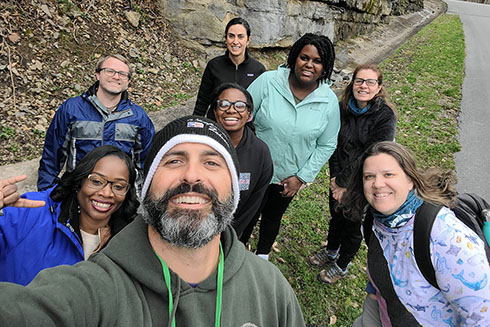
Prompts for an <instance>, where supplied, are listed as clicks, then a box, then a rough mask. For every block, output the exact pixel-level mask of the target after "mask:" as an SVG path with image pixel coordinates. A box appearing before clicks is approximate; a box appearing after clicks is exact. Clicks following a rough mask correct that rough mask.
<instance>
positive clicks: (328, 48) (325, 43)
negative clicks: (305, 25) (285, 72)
mask: <svg viewBox="0 0 490 327" xmlns="http://www.w3.org/2000/svg"><path fill="white" fill-rule="evenodd" d="M309 44H311V45H313V46H314V47H315V48H316V49H317V50H318V54H319V55H320V58H321V59H322V64H323V73H322V75H321V76H320V77H319V78H318V79H319V80H320V81H327V80H329V79H330V77H331V76H332V72H333V65H334V62H335V50H334V47H333V43H332V41H330V39H329V38H328V37H326V36H324V35H318V34H312V33H306V34H305V35H303V36H302V37H301V38H300V39H299V40H297V41H296V42H294V44H293V46H292V47H291V50H290V51H289V55H288V60H287V62H286V67H288V68H290V69H291V70H294V67H295V66H296V59H297V58H298V56H299V53H300V52H301V50H302V49H303V48H304V47H305V46H307V45H309Z"/></svg>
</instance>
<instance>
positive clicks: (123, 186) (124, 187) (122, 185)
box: [87, 173, 129, 196]
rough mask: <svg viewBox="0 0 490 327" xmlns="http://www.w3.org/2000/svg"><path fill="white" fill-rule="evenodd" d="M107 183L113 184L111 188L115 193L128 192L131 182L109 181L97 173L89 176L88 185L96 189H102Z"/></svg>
mask: <svg viewBox="0 0 490 327" xmlns="http://www.w3.org/2000/svg"><path fill="white" fill-rule="evenodd" d="M107 184H111V190H112V192H113V193H114V194H115V195H121V196H122V195H125V194H126V193H128V190H129V184H128V183H127V182H126V181H108V180H107V179H105V178H104V177H102V176H100V175H99V174H97V173H93V174H90V175H88V176H87V186H88V187H90V188H92V189H94V190H97V191H98V190H102V189H103V188H104V187H106V185H107Z"/></svg>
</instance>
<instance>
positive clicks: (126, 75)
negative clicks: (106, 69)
mask: <svg viewBox="0 0 490 327" xmlns="http://www.w3.org/2000/svg"><path fill="white" fill-rule="evenodd" d="M117 73H118V74H119V78H120V79H123V80H127V79H129V73H126V72H117Z"/></svg>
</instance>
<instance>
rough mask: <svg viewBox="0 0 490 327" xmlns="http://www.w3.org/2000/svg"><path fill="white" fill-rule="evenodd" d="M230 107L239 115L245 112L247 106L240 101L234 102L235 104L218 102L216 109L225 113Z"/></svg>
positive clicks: (224, 101) (226, 101) (225, 101)
mask: <svg viewBox="0 0 490 327" xmlns="http://www.w3.org/2000/svg"><path fill="white" fill-rule="evenodd" d="M232 105H233V107H234V108H235V110H236V111H238V112H240V113H242V112H244V111H245V110H247V107H248V104H247V103H246V102H243V101H240V100H239V101H235V102H231V101H228V100H218V109H219V110H221V111H226V110H228V109H230V108H231V106H232Z"/></svg>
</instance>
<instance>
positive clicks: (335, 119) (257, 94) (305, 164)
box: [248, 66, 340, 183]
mask: <svg viewBox="0 0 490 327" xmlns="http://www.w3.org/2000/svg"><path fill="white" fill-rule="evenodd" d="M289 72H290V69H289V68H285V67H283V66H280V67H279V68H278V70H275V71H268V72H265V73H263V74H262V75H260V76H259V77H258V78H257V79H256V80H255V81H254V82H253V83H252V84H251V85H250V86H249V87H248V91H249V92H250V94H251V95H252V97H253V101H254V106H255V108H256V109H255V113H254V115H255V120H254V122H255V126H256V132H257V136H258V137H259V138H260V139H262V140H263V141H264V142H265V143H266V144H267V145H268V146H269V150H270V152H271V156H272V161H273V163H274V176H273V178H272V183H278V182H280V181H282V180H283V179H285V178H288V177H290V176H292V175H296V176H298V177H299V178H300V179H301V180H303V181H305V182H313V180H314V179H315V177H316V175H317V174H318V172H319V171H320V169H321V168H322V167H323V165H324V164H325V163H326V162H327V161H328V159H329V158H330V156H331V155H332V153H333V152H334V150H335V148H336V146H337V134H338V132H339V129H340V111H339V104H338V100H337V96H336V95H335V93H334V92H333V91H332V90H331V89H330V84H329V83H321V84H320V85H319V86H318V88H317V89H316V90H315V91H313V92H312V93H310V94H309V95H308V96H307V97H306V98H305V99H304V100H303V101H301V102H300V103H298V104H295V102H294V97H293V93H292V92H291V90H290V88H289V83H288V77H289Z"/></svg>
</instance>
